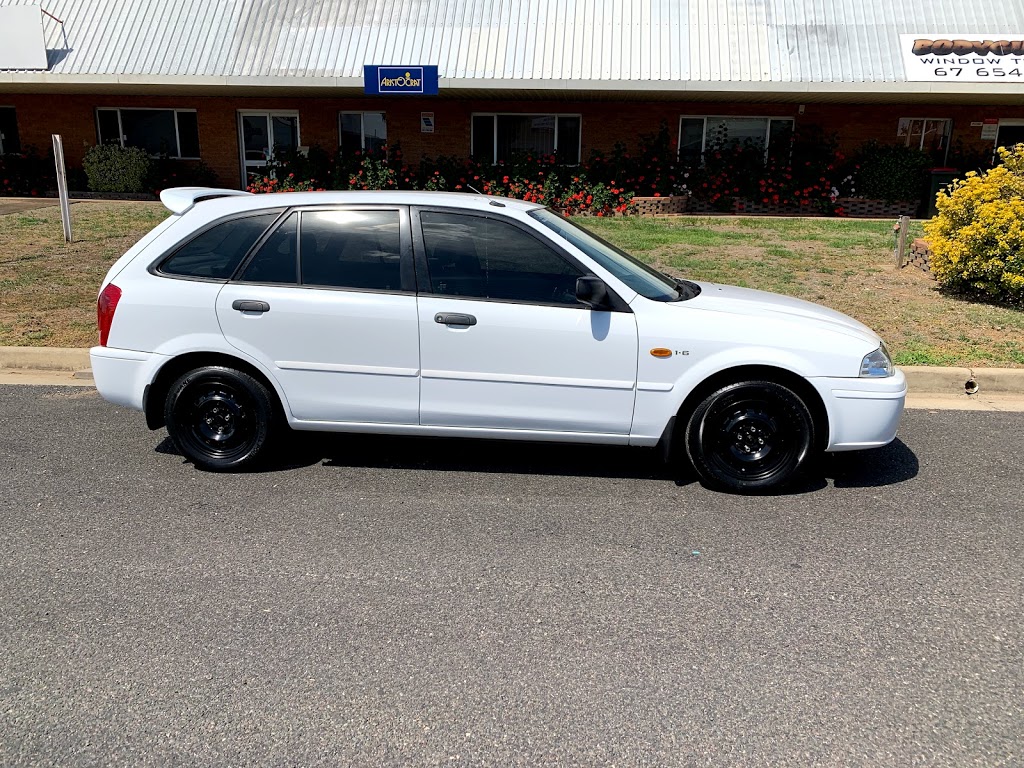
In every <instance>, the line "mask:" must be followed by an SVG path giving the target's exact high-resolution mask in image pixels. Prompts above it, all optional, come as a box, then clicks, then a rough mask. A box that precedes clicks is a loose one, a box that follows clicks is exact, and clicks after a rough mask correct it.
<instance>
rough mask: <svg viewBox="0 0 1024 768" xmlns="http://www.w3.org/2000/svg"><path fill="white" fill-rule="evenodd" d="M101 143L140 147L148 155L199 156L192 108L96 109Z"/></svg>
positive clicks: (191, 158)
mask: <svg viewBox="0 0 1024 768" xmlns="http://www.w3.org/2000/svg"><path fill="white" fill-rule="evenodd" d="M96 135H97V136H98V138H99V143H100V144H120V145H121V146H122V147H139V148H140V149H144V150H146V152H148V153H149V154H150V155H153V156H157V155H166V156H167V157H177V158H182V159H188V160H198V159H199V120H198V118H197V116H196V111H195V110H194V109H116V108H107V107H100V108H98V109H97V110H96Z"/></svg>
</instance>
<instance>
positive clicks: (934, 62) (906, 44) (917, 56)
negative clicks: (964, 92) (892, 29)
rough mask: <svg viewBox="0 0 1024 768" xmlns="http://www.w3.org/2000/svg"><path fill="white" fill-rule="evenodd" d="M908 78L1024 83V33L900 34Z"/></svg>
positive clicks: (936, 81) (939, 81)
mask: <svg viewBox="0 0 1024 768" xmlns="http://www.w3.org/2000/svg"><path fill="white" fill-rule="evenodd" d="M900 49H901V52H902V54H903V68H904V70H905V71H906V75H907V80H908V81H911V82H931V83H1024V33H1021V32H1017V33H1014V34H1007V35H991V34H988V35H978V34H969V35H939V34H927V33H923V34H920V35H900Z"/></svg>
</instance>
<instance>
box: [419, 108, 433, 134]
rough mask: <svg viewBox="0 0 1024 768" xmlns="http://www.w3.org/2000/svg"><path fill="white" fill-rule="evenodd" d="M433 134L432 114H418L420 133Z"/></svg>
mask: <svg viewBox="0 0 1024 768" xmlns="http://www.w3.org/2000/svg"><path fill="white" fill-rule="evenodd" d="M433 132H434V113H433V112H420V133H433Z"/></svg>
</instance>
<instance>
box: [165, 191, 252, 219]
mask: <svg viewBox="0 0 1024 768" xmlns="http://www.w3.org/2000/svg"><path fill="white" fill-rule="evenodd" d="M249 194H252V193H251V192H242V191H241V190H239V189H212V188H210V187H172V188H171V189H165V190H164V191H163V192H161V193H160V202H161V203H163V204H164V205H165V206H167V208H168V210H170V211H171V213H175V214H177V215H179V216H180V215H181V214H183V213H187V212H188V211H190V210H192V207H193V206H194V205H195V204H196V203H201V202H202V201H203V200H213V199H215V198H218V197H237V196H239V195H249Z"/></svg>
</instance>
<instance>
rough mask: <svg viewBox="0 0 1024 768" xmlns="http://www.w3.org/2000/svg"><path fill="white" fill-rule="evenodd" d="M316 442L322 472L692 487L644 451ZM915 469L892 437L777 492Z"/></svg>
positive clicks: (406, 440)
mask: <svg viewBox="0 0 1024 768" xmlns="http://www.w3.org/2000/svg"><path fill="white" fill-rule="evenodd" d="M317 441H318V442H319V450H318V451H316V452H318V453H322V454H323V465H324V466H326V467H379V468H398V469H420V470H430V471H442V472H482V473H502V474H528V475H556V476H566V477H606V478H630V479H637V480H664V481H669V482H674V483H676V484H677V485H680V486H683V485H690V484H692V483H696V482H698V479H697V476H696V474H695V473H694V472H693V469H692V468H691V467H690V466H689V464H688V463H687V462H685V461H673V462H671V463H668V464H666V463H664V462H663V461H662V459H661V454H660V452H659V451H657V450H655V449H651V448H628V447H621V446H600V445H576V444H561V443H520V442H505V441H500V440H467V439H465V438H452V439H446V438H418V437H417V438H413V437H384V436H377V435H364V436H358V437H356V436H342V435H330V436H326V435H321V436H317ZM312 447H313V446H309V448H312ZM918 468H919V465H918V461H917V456H916V455H915V454H914V452H913V451H912V450H911V449H910V448H909V447H908V446H907V445H906V443H904V442H903V441H902V440H899V439H897V440H895V441H894V442H893V443H891V444H890V445H887V446H885V447H883V448H876V449H873V450H868V451H855V452H852V453H833V454H825V455H824V456H821V457H818V458H817V459H814V460H813V461H812V463H811V466H810V467H809V468H808V471H807V472H806V473H805V477H804V478H803V479H802V480H801V481H799V482H798V483H796V484H795V485H793V486H791V487H790V488H788V489H786V490H785V491H783V493H784V494H797V493H810V492H813V491H817V490H821V489H822V488H825V487H826V486H827V485H828V481H829V480H832V481H833V484H834V485H835V487H837V488H876V487H880V486H886V485H895V484H896V483H902V482H904V481H906V480H910V479H911V478H913V477H915V476H916V475H917V473H918Z"/></svg>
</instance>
